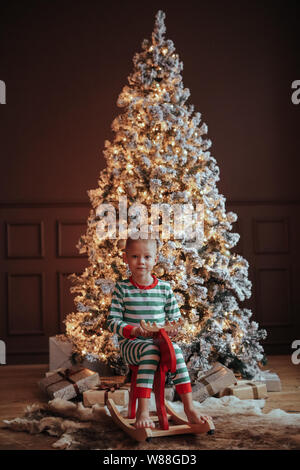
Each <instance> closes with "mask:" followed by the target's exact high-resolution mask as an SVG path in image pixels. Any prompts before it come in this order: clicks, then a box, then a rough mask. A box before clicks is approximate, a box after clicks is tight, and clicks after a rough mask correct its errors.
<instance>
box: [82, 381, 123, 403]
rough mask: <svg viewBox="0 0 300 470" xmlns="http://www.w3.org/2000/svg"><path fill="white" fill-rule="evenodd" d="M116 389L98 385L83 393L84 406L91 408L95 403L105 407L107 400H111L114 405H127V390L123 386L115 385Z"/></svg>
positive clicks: (110, 386)
mask: <svg viewBox="0 0 300 470" xmlns="http://www.w3.org/2000/svg"><path fill="white" fill-rule="evenodd" d="M115 385H116V388H115V387H113V386H112V385H108V386H107V385H102V384H101V385H98V386H96V387H93V388H92V389H91V390H87V391H85V392H83V404H84V406H93V405H95V404H96V403H98V404H99V405H103V406H104V405H105V403H106V400H107V398H112V400H113V401H114V402H115V404H116V405H128V401H129V388H128V386H125V385H121V386H120V385H119V384H115Z"/></svg>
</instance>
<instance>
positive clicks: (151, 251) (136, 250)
mask: <svg viewBox="0 0 300 470" xmlns="http://www.w3.org/2000/svg"><path fill="white" fill-rule="evenodd" d="M123 259H124V261H125V263H128V266H129V269H130V271H131V272H132V274H133V275H134V274H135V275H138V276H144V275H148V274H151V272H152V269H153V266H155V264H156V263H157V260H158V254H157V253H156V242H155V241H151V240H136V241H134V242H132V243H131V245H130V247H129V248H128V250H127V251H126V252H125V253H124V256H123Z"/></svg>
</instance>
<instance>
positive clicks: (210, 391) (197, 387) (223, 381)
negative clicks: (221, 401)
mask: <svg viewBox="0 0 300 470" xmlns="http://www.w3.org/2000/svg"><path fill="white" fill-rule="evenodd" d="M235 383H237V379H236V377H235V375H234V373H233V372H232V370H231V369H228V367H226V366H224V365H223V364H220V363H219V362H216V363H215V364H214V365H213V367H212V368H211V369H209V370H208V371H206V372H198V376H197V382H196V383H195V384H194V385H192V394H193V400H198V401H200V402H201V401H204V400H205V399H206V398H208V397H210V396H213V395H216V394H217V393H219V392H220V391H221V390H224V388H226V387H227V386H229V385H232V384H235Z"/></svg>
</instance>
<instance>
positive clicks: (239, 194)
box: [0, 0, 300, 363]
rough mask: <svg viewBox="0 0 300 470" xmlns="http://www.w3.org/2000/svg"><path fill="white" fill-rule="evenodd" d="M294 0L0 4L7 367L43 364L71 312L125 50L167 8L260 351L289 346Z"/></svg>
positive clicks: (295, 203) (294, 301)
mask: <svg viewBox="0 0 300 470" xmlns="http://www.w3.org/2000/svg"><path fill="white" fill-rule="evenodd" d="M296 5H297V4H296V2H292V1H286V2H274V1H273V2H271V1H269V2H261V1H258V0H257V1H252V2H250V1H249V2H247V1H244V2H241V1H239V2H238V1H231V2H230V1H229V2H223V1H215V0H214V1H209V2H192V1H186V2H174V1H159V2H158V1H152V2H149V3H148V2H138V1H130V2H121V1H119V2H107V3H104V4H103V3H101V2H97V1H91V0H87V1H83V0H80V1H60V2H54V1H51V2H50V1H41V0H40V1H36V2H31V1H26V2H16V1H12V2H7V6H2V4H1V7H0V8H1V14H0V80H4V81H5V83H6V90H7V104H6V105H0V123H1V125H0V153H1V170H2V171H1V185H0V210H1V227H0V229H1V239H2V243H1V245H0V256H1V258H0V259H1V273H0V276H1V278H0V302H1V304H0V312H1V318H0V328H1V329H0V339H4V340H5V342H6V346H7V352H8V361H9V362H10V363H25V362H42V361H47V357H48V356H47V355H48V337H49V336H51V335H54V334H56V333H58V332H59V331H60V329H61V328H62V319H63V318H64V316H65V315H66V314H67V313H68V312H70V311H73V302H72V296H71V294H70V293H69V286H70V284H69V281H68V280H67V279H66V277H67V275H68V274H69V273H72V272H80V271H81V270H82V269H83V268H84V266H85V265H86V264H87V262H88V261H87V259H85V258H83V259H80V258H82V257H81V256H79V255H78V253H77V249H76V248H75V244H76V243H77V240H78V238H79V236H80V235H81V234H82V233H84V232H85V228H86V225H85V224H86V219H87V217H88V214H89V208H90V206H89V200H88V197H87V193H86V191H87V190H88V189H91V188H95V187H96V186H97V177H98V174H99V171H100V170H101V169H102V168H103V167H104V165H105V161H104V159H103V156H102V150H103V148H104V141H105V139H111V138H112V137H113V136H112V132H111V130H110V125H111V122H112V120H113V119H114V117H115V116H116V115H117V114H119V113H120V112H121V111H122V110H121V109H120V108H117V106H116V100H117V97H118V95H119V93H120V91H121V89H122V87H123V86H124V85H125V84H126V79H127V76H128V74H129V73H130V72H131V70H132V57H133V55H134V53H135V52H137V51H139V50H140V44H141V41H142V39H143V38H146V37H150V35H151V32H152V28H153V24H154V16H155V14H156V12H157V11H158V10H159V9H162V10H164V11H165V12H166V14H167V17H166V26H167V35H166V36H167V38H169V39H172V40H173V41H174V43H175V46H176V50H177V52H178V53H179V54H180V58H181V60H182V61H183V63H184V70H183V80H184V84H185V86H186V87H188V88H189V89H190V91H191V97H190V99H189V103H193V104H194V105H195V110H197V111H200V112H201V113H202V116H203V120H204V122H206V124H207V125H208V129H209V132H208V134H209V138H210V139H211V140H212V142H213V146H212V149H211V151H212V154H213V156H215V158H216V159H217V161H218V165H219V167H220V178H221V179H220V181H219V184H218V188H219V191H220V193H222V194H224V196H225V197H226V198H227V210H233V211H234V212H236V213H237V214H238V216H239V219H238V222H237V224H235V227H234V231H235V232H239V233H240V235H241V240H240V242H239V244H238V245H237V247H236V249H235V251H236V252H239V253H241V254H243V256H245V258H246V259H247V260H248V262H249V266H250V268H249V277H250V279H251V281H252V282H253V295H252V297H251V299H250V300H248V301H247V302H245V306H247V307H248V308H251V309H252V311H253V318H254V319H255V320H257V321H258V322H259V323H260V324H261V326H263V327H265V328H267V330H268V332H269V337H268V340H267V342H266V346H265V347H266V351H267V352H270V353H271V352H285V353H291V342H292V341H293V340H294V339H299V338H300V328H299V313H298V312H299V300H298V294H297V292H298V285H299V269H298V266H299V261H300V259H299V250H298V240H299V235H300V228H299V220H298V215H299V203H300V197H299V182H298V178H299V177H298V171H297V170H298V166H297V165H298V158H299V150H300V140H299V115H300V104H299V105H298V106H297V105H294V104H293V103H292V101H291V94H292V89H291V84H292V82H293V81H294V80H297V79H300V59H299V52H298V51H299V43H300V41H299V37H300V33H299V32H298V29H299V28H298V20H299V8H298V9H297V6H296Z"/></svg>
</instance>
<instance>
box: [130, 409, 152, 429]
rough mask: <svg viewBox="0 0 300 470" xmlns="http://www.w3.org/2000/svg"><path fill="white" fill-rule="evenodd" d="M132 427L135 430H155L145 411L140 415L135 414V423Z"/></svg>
mask: <svg viewBox="0 0 300 470" xmlns="http://www.w3.org/2000/svg"><path fill="white" fill-rule="evenodd" d="M134 426H135V427H136V428H137V429H141V428H155V424H154V423H153V421H152V419H151V418H150V416H149V413H148V412H147V411H142V412H141V413H137V415H136V421H135V423H134Z"/></svg>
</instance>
